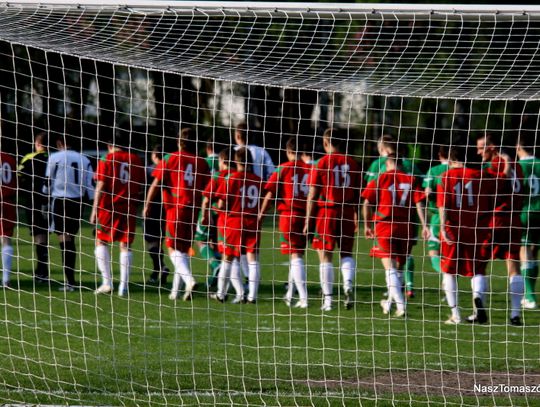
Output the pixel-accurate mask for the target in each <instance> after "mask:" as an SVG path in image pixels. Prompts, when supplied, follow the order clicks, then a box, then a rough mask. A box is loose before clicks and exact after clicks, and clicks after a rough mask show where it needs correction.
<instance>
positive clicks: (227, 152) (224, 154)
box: [218, 147, 232, 167]
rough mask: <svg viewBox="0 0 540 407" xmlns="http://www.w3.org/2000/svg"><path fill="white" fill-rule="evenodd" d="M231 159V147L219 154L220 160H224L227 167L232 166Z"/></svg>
mask: <svg viewBox="0 0 540 407" xmlns="http://www.w3.org/2000/svg"><path fill="white" fill-rule="evenodd" d="M231 158H232V157H231V149H230V148H229V147H225V148H224V149H223V150H221V151H220V152H219V154H218V159H220V160H223V162H224V163H225V165H226V166H227V167H230V166H231Z"/></svg>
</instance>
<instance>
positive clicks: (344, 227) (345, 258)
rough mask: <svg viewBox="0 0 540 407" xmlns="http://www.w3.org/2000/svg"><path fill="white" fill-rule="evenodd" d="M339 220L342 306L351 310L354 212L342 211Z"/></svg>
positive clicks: (354, 270)
mask: <svg viewBox="0 0 540 407" xmlns="http://www.w3.org/2000/svg"><path fill="white" fill-rule="evenodd" d="M340 220H341V237H340V239H339V247H340V255H341V258H340V263H341V264H340V268H341V277H342V279H343V293H344V301H343V303H344V306H345V308H346V309H351V308H352V307H353V303H354V278H355V275H356V261H355V260H354V258H353V256H352V251H353V247H354V237H355V228H356V225H355V223H354V210H347V209H345V210H344V211H343V214H342V216H341V218H340Z"/></svg>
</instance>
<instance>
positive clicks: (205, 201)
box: [201, 195, 210, 225]
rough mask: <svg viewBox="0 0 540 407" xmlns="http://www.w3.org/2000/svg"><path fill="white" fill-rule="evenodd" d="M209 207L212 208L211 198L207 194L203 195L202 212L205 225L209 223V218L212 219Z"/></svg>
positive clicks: (202, 221)
mask: <svg viewBox="0 0 540 407" xmlns="http://www.w3.org/2000/svg"><path fill="white" fill-rule="evenodd" d="M209 208H210V199H209V198H208V197H207V196H204V195H203V200H202V204H201V213H202V218H201V223H202V224H203V225H208V224H209V220H210V215H209Z"/></svg>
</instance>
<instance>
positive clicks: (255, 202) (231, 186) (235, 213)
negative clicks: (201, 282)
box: [215, 147, 262, 304]
mask: <svg viewBox="0 0 540 407" xmlns="http://www.w3.org/2000/svg"><path fill="white" fill-rule="evenodd" d="M234 159H235V163H236V171H234V172H232V173H231V174H230V175H229V177H228V178H227V179H226V180H224V181H223V182H221V183H220V185H219V186H218V189H217V191H216V193H215V197H216V199H217V200H218V208H219V210H220V211H223V214H224V215H223V225H224V228H223V241H222V242H220V244H221V246H222V253H223V262H222V265H221V270H220V273H219V278H218V293H217V296H218V300H220V301H224V294H225V292H226V291H224V287H226V285H227V283H228V281H229V278H230V274H231V266H232V264H231V263H232V261H233V260H234V259H237V258H240V256H241V255H242V254H245V255H246V257H247V261H248V271H249V278H248V280H249V282H248V287H249V289H248V296H247V302H248V303H251V304H254V303H255V302H256V301H257V293H258V289H259V282H260V265H259V259H258V252H259V240H260V224H259V220H258V214H259V209H260V196H261V190H262V179H261V178H259V177H258V176H256V175H255V174H253V173H252V172H251V171H252V167H251V156H250V153H249V150H247V149H246V148H243V147H242V148H240V149H238V150H236V151H235V152H234Z"/></svg>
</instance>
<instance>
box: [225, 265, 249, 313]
mask: <svg viewBox="0 0 540 407" xmlns="http://www.w3.org/2000/svg"><path fill="white" fill-rule="evenodd" d="M220 275H221V272H220ZM231 284H232V286H233V288H234V291H235V292H236V296H235V298H234V299H233V300H232V301H231V302H232V303H233V304H240V303H244V302H246V288H245V286H244V275H243V274H242V270H241V269H240V261H239V259H238V257H235V258H234V259H233V260H232V263H231Z"/></svg>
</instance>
